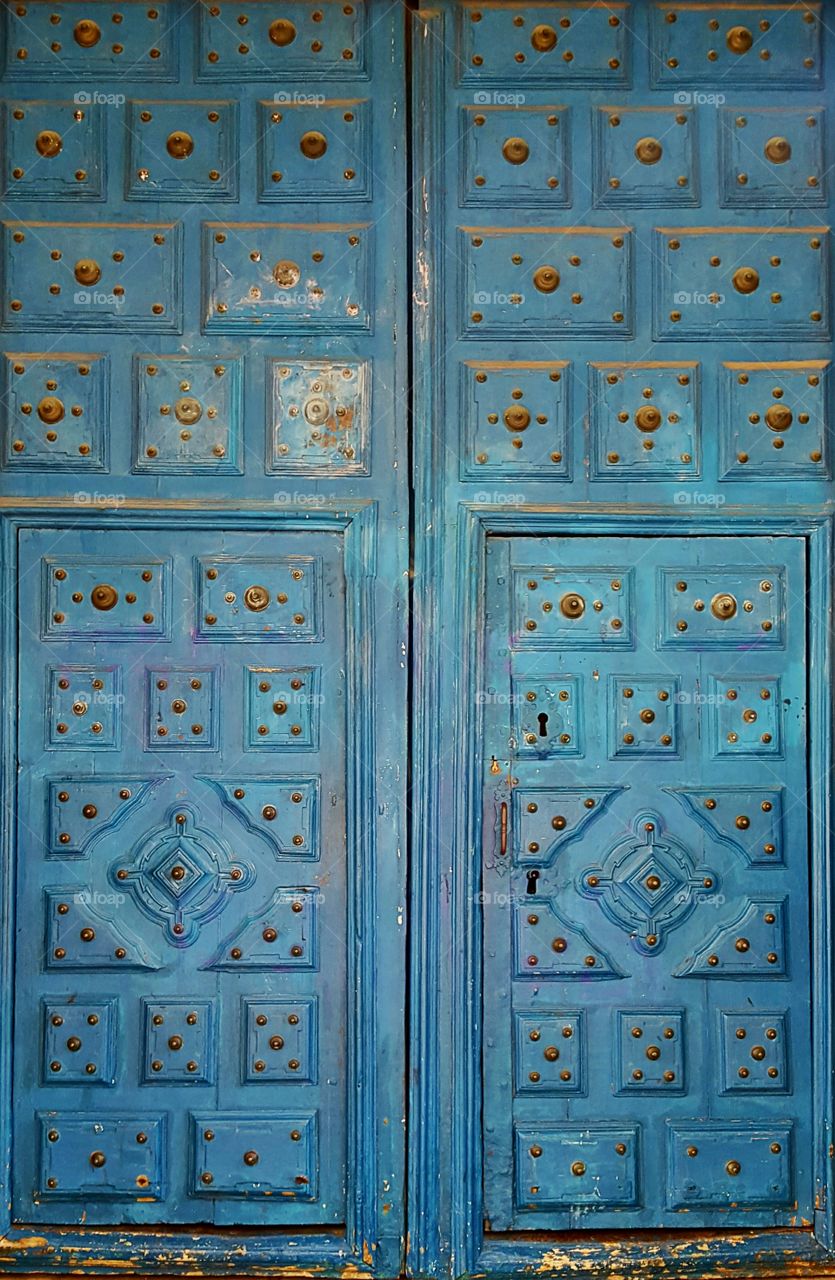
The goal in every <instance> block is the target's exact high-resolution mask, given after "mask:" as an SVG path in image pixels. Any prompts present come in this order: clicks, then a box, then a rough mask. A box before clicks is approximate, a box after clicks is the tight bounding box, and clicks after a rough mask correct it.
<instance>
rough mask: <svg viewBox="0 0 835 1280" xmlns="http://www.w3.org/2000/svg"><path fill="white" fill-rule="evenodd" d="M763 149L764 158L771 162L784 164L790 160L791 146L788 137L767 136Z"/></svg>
mask: <svg viewBox="0 0 835 1280" xmlns="http://www.w3.org/2000/svg"><path fill="white" fill-rule="evenodd" d="M764 151H765V155H766V159H767V160H770V161H771V163H772V164H785V163H786V161H787V160H791V154H792V148H791V143H790V142H789V140H788V138H783V137H779V136H776V137H773V138H769V139H768V142H766V144H765V147H764Z"/></svg>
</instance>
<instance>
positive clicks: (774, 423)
mask: <svg viewBox="0 0 835 1280" xmlns="http://www.w3.org/2000/svg"><path fill="white" fill-rule="evenodd" d="M722 376H723V384H724V385H723V388H722V390H723V396H724V412H723V413H722V416H721V422H722V434H721V462H722V476H723V479H726V480H747V479H752V480H756V479H768V477H769V476H770V477H772V478H773V479H784V478H787V477H791V478H792V479H802V478H805V477H809V478H815V479H821V480H823V479H825V478H826V477H827V475H828V474H829V463H828V452H829V450H828V436H829V427H828V423H827V411H826V404H827V394H828V383H829V362H828V361H827V360H809V361H800V360H783V361H775V362H774V363H770V364H766V363H758V364H745V363H737V362H733V363H727V364H725V365H723V367H722Z"/></svg>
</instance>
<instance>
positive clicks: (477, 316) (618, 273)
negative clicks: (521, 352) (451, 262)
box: [457, 226, 633, 341]
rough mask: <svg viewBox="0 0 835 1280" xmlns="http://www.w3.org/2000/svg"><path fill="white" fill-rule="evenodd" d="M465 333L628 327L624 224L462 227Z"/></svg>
mask: <svg viewBox="0 0 835 1280" xmlns="http://www.w3.org/2000/svg"><path fill="white" fill-rule="evenodd" d="M459 231H460V244H459V246H458V250H457V252H458V255H459V263H460V266H459V272H460V280H461V284H460V303H459V305H460V307H461V331H462V334H463V336H464V337H468V338H472V337H496V338H509V339H511V340H517V341H518V340H520V339H523V338H530V339H535V338H571V337H601V338H603V337H607V338H628V337H630V336H631V334H632V325H633V313H632V271H631V257H632V234H633V233H632V231H631V230H630V228H628V227H570V228H565V227H541V228H538V229H534V230H532V229H531V228H530V227H518V226H517V227H483V226H481V227H461V228H460V229H459Z"/></svg>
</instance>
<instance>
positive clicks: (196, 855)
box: [110, 806, 255, 947]
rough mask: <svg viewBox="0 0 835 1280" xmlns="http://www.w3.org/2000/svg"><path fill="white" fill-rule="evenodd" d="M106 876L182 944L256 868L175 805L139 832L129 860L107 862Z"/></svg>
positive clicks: (192, 939) (244, 884)
mask: <svg viewBox="0 0 835 1280" xmlns="http://www.w3.org/2000/svg"><path fill="white" fill-rule="evenodd" d="M110 878H111V880H112V881H113V883H114V884H115V885H117V886H118V887H119V888H120V889H127V890H129V891H130V892H131V893H132V894H133V896H134V898H135V900H136V904H137V906H138V907H139V908H140V909H141V910H142V911H144V912H145V914H146V915H147V916H149V917H150V918H151V919H152V920H156V921H157V922H158V923H159V924H161V925H162V926H163V930H164V933H165V936H166V938H167V939H168V941H169V942H172V943H173V944H174V945H175V946H177V947H187V946H189V945H190V944H191V943H192V942H195V941H196V940H197V938H198V936H199V934H200V928H201V926H202V925H203V924H205V923H206V921H208V920H212V919H214V917H215V916H216V915H218V914H219V913H220V912H221V911H222V910H223V908H224V907H225V906H226V904H227V902H228V901H229V898H230V897H231V895H232V894H233V893H235V892H237V891H238V890H239V889H244V888H246V887H247V886H248V885H250V884H251V883H252V881H253V880H254V878H255V872H254V870H253V869H252V867H250V866H248V865H247V864H246V863H245V862H241V861H240V860H238V859H234V858H233V857H232V853H231V850H230V849H229V848H228V846H227V845H226V844H225V843H224V842H223V841H222V840H220V839H219V838H218V837H217V836H216V835H214V834H212V833H211V832H209V831H206V830H205V829H203V828H202V827H200V826H199V825H198V823H197V818H196V816H195V814H194V812H193V811H192V810H191V809H189V808H186V807H183V806H177V807H175V808H172V809H169V811H168V813H167V814H166V816H165V821H164V822H163V823H162V825H161V826H158V827H154V828H153V829H152V830H151V831H149V832H147V833H146V834H145V835H144V836H143V837H142V838H141V840H140V841H139V843H138V844H137V845H136V846H135V848H134V850H133V853H132V854H131V856H130V858H129V859H128V860H124V861H122V860H120V861H119V862H117V863H116V864H115V865H114V866H113V867H112V868H111V871H110Z"/></svg>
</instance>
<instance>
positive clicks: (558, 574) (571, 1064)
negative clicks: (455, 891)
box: [483, 536, 813, 1232]
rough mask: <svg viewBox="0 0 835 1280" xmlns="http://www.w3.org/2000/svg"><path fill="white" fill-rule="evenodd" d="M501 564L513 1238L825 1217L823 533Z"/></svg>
mask: <svg viewBox="0 0 835 1280" xmlns="http://www.w3.org/2000/svg"><path fill="white" fill-rule="evenodd" d="M488 564H489V572H488V581H487V618H488V622H487V624H486V631H485V643H486V664H487V666H486V685H485V695H484V705H485V760H484V777H485V788H484V815H483V821H484V830H485V833H486V844H485V855H486V861H485V866H484V880H483V885H484V892H483V902H484V907H483V928H484V980H485V999H484V1053H483V1071H484V1075H483V1080H484V1094H483V1103H484V1188H485V1216H486V1218H487V1221H488V1223H489V1226H490V1229H491V1230H492V1231H493V1232H501V1231H531V1230H560V1229H571V1230H576V1229H585V1230H597V1229H600V1228H605V1227H617V1228H619V1229H624V1228H627V1227H633V1228H634V1227H646V1226H652V1227H662V1226H663V1227H676V1226H677V1227H687V1228H693V1227H705V1228H708V1227H710V1228H716V1227H726V1228H727V1227H752V1226H774V1225H779V1224H787V1225H788V1224H794V1223H795V1222H796V1221H797V1218H798V1217H801V1218H807V1219H808V1218H809V1217H810V1216H811V1213H812V1209H813V1206H812V1188H813V1181H812V1169H811V1164H810V1151H811V1125H812V1116H811V1072H810V1046H811V1015H810V1001H811V989H810V955H809V907H810V904H809V870H808V849H807V810H806V804H805V793H806V786H807V776H806V768H807V766H806V676H805V670H804V661H805V654H806V634H805V610H804V593H805V554H804V544H803V541H802V540H801V539H791V538H769V537H760V538H752V539H748V540H741V539H735V538H723V537H720V536H714V537H705V538H701V539H688V538H674V537H668V538H659V539H653V538H640V537H623V538H619V539H616V540H615V539H604V538H579V537H578V538H537V539H534V538H512V539H511V538H508V539H502V538H495V539H493V540H492V541H491V544H490V548H489V556H488ZM488 993H489V994H488Z"/></svg>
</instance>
